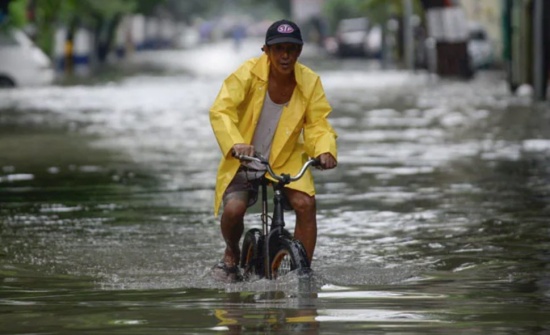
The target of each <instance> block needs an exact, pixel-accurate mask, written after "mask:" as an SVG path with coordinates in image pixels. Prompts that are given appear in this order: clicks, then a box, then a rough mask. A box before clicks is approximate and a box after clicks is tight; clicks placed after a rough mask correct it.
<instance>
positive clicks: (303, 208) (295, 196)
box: [285, 188, 317, 263]
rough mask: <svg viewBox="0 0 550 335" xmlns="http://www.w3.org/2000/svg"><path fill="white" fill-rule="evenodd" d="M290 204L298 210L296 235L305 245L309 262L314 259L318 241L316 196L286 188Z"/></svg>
mask: <svg viewBox="0 0 550 335" xmlns="http://www.w3.org/2000/svg"><path fill="white" fill-rule="evenodd" d="M285 190H286V196H287V197H288V200H289V201H290V204H291V205H292V207H293V208H294V211H296V228H295V229H294V237H295V238H296V239H298V240H300V242H302V244H303V245H304V248H305V249H306V252H307V257H308V259H309V262H310V263H311V260H312V259H313V252H314V251H315V243H316V242H317V217H316V207H315V197H314V196H309V195H307V194H306V193H304V192H300V191H296V190H292V189H289V188H287V189H285Z"/></svg>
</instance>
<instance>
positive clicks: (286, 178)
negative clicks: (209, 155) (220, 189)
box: [235, 155, 321, 184]
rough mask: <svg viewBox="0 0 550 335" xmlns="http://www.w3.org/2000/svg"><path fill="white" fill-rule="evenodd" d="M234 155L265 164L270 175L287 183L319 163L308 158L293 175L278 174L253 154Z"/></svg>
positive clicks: (263, 160) (244, 159) (241, 158)
mask: <svg viewBox="0 0 550 335" xmlns="http://www.w3.org/2000/svg"><path fill="white" fill-rule="evenodd" d="M235 157H236V158H238V159H239V160H241V161H249V162H258V163H260V164H263V165H265V167H266V168H267V172H268V173H269V175H270V176H271V177H273V178H274V179H276V180H278V181H280V182H283V183H285V184H288V183H290V182H292V181H296V180H298V179H300V178H302V177H303V176H304V173H306V170H307V169H308V168H309V167H310V166H318V165H320V164H321V163H320V161H319V159H318V158H310V159H309V160H308V161H307V162H305V163H304V165H303V166H302V168H301V169H300V171H299V172H298V173H297V174H296V175H295V176H291V175H290V174H286V173H283V174H280V175H278V174H276V173H275V171H273V169H272V168H271V165H270V164H269V162H268V161H267V160H265V159H261V158H259V157H253V156H246V155H237V156H235Z"/></svg>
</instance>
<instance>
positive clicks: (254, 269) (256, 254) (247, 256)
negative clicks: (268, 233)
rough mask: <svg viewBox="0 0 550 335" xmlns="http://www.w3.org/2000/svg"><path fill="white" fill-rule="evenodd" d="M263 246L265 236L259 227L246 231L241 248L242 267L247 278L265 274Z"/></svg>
mask: <svg viewBox="0 0 550 335" xmlns="http://www.w3.org/2000/svg"><path fill="white" fill-rule="evenodd" d="M262 246H263V236H262V232H261V231H260V230H259V229H256V228H253V229H250V230H249V231H247V232H246V234H245V235H244V239H243V246H242V249H241V268H243V275H244V277H245V278H249V277H250V276H253V275H258V276H260V277H262V276H263V271H264V270H263V269H264V267H263V266H262V264H263V257H262V250H263V248H262Z"/></svg>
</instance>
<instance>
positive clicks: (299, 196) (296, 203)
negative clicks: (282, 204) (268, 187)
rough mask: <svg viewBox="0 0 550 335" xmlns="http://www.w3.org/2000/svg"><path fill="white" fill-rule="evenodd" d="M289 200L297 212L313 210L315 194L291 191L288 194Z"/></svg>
mask: <svg viewBox="0 0 550 335" xmlns="http://www.w3.org/2000/svg"><path fill="white" fill-rule="evenodd" d="M289 201H290V204H291V205H292V207H293V208H294V210H295V211H297V212H307V211H312V210H315V196H310V195H308V194H306V193H304V192H299V191H293V192H292V193H291V194H289Z"/></svg>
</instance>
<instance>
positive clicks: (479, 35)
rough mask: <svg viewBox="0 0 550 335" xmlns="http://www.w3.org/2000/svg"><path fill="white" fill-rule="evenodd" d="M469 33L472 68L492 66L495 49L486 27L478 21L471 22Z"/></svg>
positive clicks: (469, 52) (469, 53)
mask: <svg viewBox="0 0 550 335" xmlns="http://www.w3.org/2000/svg"><path fill="white" fill-rule="evenodd" d="M468 33H469V38H468V55H469V57H470V65H471V67H472V69H473V70H477V69H482V68H488V67H490V66H491V65H492V64H493V62H494V60H495V50H494V47H493V44H492V43H491V41H490V40H489V38H488V37H487V32H486V30H485V28H484V27H483V26H482V25H481V24H479V23H477V22H470V23H469V25H468Z"/></svg>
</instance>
